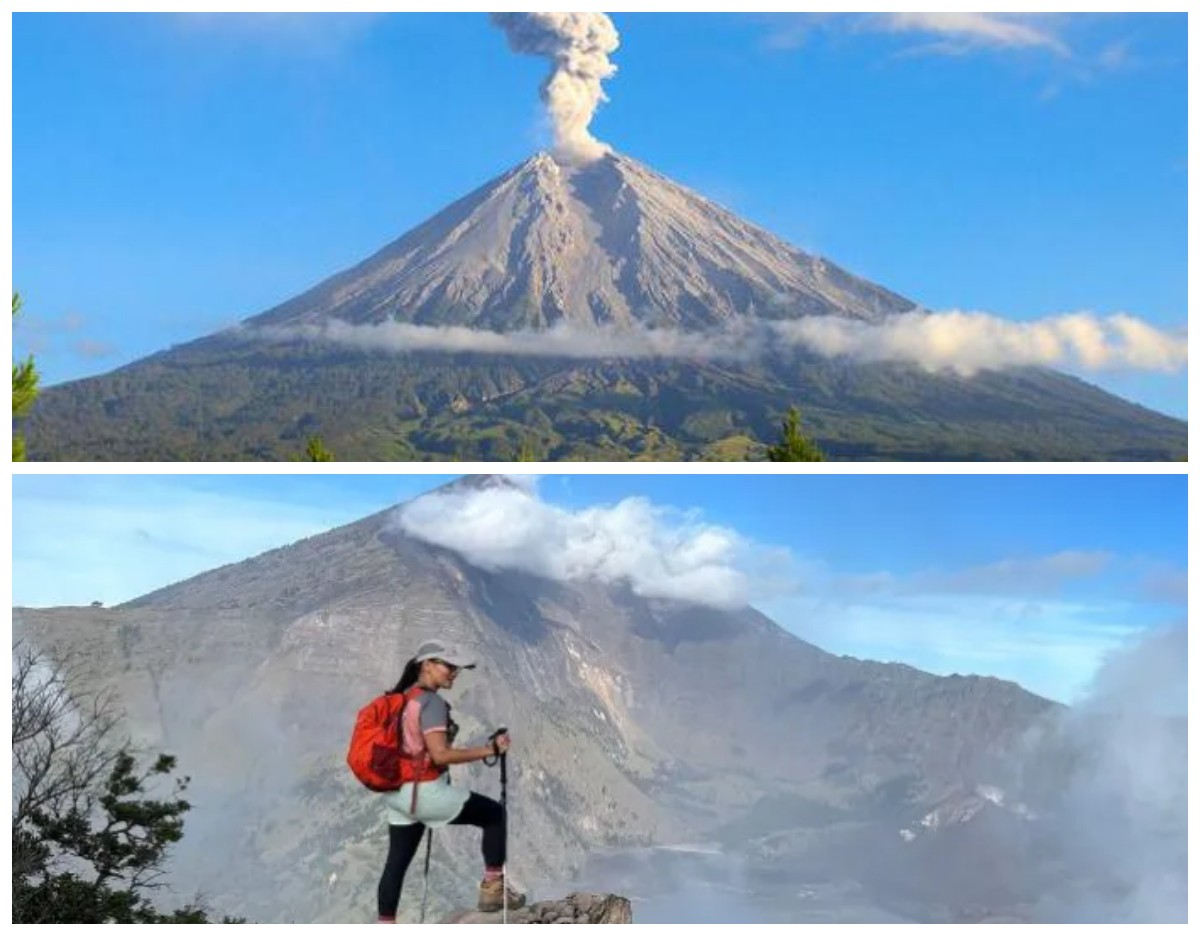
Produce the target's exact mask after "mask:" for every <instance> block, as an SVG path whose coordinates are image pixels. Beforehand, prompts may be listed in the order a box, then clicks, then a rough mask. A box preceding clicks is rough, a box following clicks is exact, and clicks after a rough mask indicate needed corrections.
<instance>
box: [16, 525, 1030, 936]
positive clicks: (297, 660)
mask: <svg viewBox="0 0 1200 936" xmlns="http://www.w3.org/2000/svg"><path fill="white" fill-rule="evenodd" d="M14 622H15V625H14V627H15V631H16V633H17V635H18V636H23V637H25V638H27V639H29V640H31V641H33V642H34V643H35V644H37V645H38V646H40V647H43V648H45V649H46V650H47V651H49V652H51V653H52V654H54V655H63V654H68V653H71V652H74V653H77V654H78V653H82V654H86V656H87V658H88V659H89V660H90V661H91V662H92V664H93V665H94V668H95V669H94V672H95V674H96V675H95V679H96V681H97V683H99V684H101V685H104V686H107V687H110V688H111V689H113V690H114V691H116V692H117V693H118V695H119V697H120V699H121V702H122V705H123V707H124V708H125V710H126V711H127V712H128V714H129V723H130V725H131V728H132V730H133V731H134V734H135V736H136V737H137V738H138V739H139V740H140V741H141V742H142V743H143V744H145V745H146V746H148V747H150V748H153V749H158V748H162V749H167V750H169V751H171V752H172V753H175V754H177V755H178V756H179V758H180V764H181V768H182V770H183V771H184V772H186V773H187V774H189V775H190V776H192V777H193V778H194V783H193V788H192V791H191V796H190V798H191V799H192V801H193V802H194V803H195V806H196V808H195V811H194V813H193V814H192V815H191V817H190V821H189V830H190V831H189V833H188V835H187V837H186V838H185V841H184V848H183V850H182V852H181V854H180V858H179V862H178V877H179V880H181V881H185V882H187V883H188V886H202V887H203V889H204V890H205V891H206V893H208V894H209V895H210V897H211V899H212V900H213V902H214V904H215V905H218V906H220V907H221V908H222V910H226V911H228V912H239V913H245V914H248V915H250V916H251V917H252V918H255V919H260V920H285V919H296V920H323V921H341V922H346V921H349V920H353V919H357V918H360V917H361V916H362V914H363V908H365V907H369V906H370V893H371V891H372V888H373V887H374V883H375V878H376V875H377V874H378V863H379V861H380V860H381V859H382V854H381V849H382V847H383V835H382V815H381V812H380V808H379V806H378V804H377V802H375V801H374V800H373V799H372V797H371V796H369V795H368V794H366V793H364V792H363V791H362V790H361V789H360V788H358V787H356V785H355V783H354V781H353V780H352V778H351V777H350V776H349V773H348V771H347V770H346V768H345V766H344V763H343V761H342V758H343V755H344V748H345V744H346V741H347V738H348V731H349V727H350V725H351V723H352V721H353V714H354V712H355V711H356V710H357V708H358V707H359V706H360V705H362V704H364V703H365V702H366V701H367V700H368V699H369V698H371V697H372V696H373V695H374V694H376V693H378V692H379V691H381V690H382V689H384V688H385V687H387V686H389V685H390V684H391V683H392V682H393V681H394V680H395V678H396V675H397V673H398V672H399V669H400V667H401V664H402V663H403V661H404V659H405V658H406V657H407V656H408V655H409V654H410V653H411V652H412V648H414V647H415V646H417V645H418V644H419V643H420V642H421V641H422V640H423V639H426V638H428V637H431V636H435V635H438V636H442V637H444V638H446V639H451V640H454V641H458V642H461V643H464V644H467V645H468V646H470V647H472V648H473V649H474V650H475V651H476V652H477V654H478V656H479V658H480V660H481V662H482V664H483V665H482V668H481V670H480V672H478V673H473V674H471V675H470V678H469V679H467V680H463V684H462V685H461V686H460V687H458V688H457V689H456V690H455V693H454V694H453V699H452V701H453V704H454V706H455V714H456V719H457V720H458V721H459V722H460V723H461V724H462V725H463V731H464V739H470V740H476V739H479V738H482V737H484V736H485V735H486V733H487V731H488V730H489V728H491V727H494V726H495V725H497V724H498V723H504V724H507V725H509V726H510V727H511V728H512V729H513V731H514V736H515V738H516V743H517V747H516V748H515V749H514V755H513V764H512V770H513V774H512V786H511V789H510V792H511V794H512V807H513V830H514V833H513V834H514V849H513V857H512V862H513V869H514V873H515V874H516V875H518V877H520V878H522V879H524V880H526V881H530V882H548V883H554V884H559V885H561V883H562V882H563V879H564V878H566V877H569V876H570V875H571V873H572V871H573V870H578V869H579V868H580V867H581V866H582V863H583V860H584V857H585V855H586V854H587V853H588V852H589V851H592V850H594V849H596V848H597V847H601V846H625V847H628V846H634V845H645V844H650V843H654V842H666V843H670V842H682V841H691V840H695V838H696V837H702V836H705V835H710V834H717V832H718V830H721V829H724V830H725V832H724V833H722V834H723V836H724V837H725V838H726V839H727V840H728V841H729V842H730V843H731V844H734V845H735V844H737V843H738V842H743V841H747V840H749V839H750V838H753V837H754V836H756V835H758V834H761V829H759V828H756V827H754V823H755V820H754V819H753V811H754V810H755V808H756V807H758V808H761V807H762V804H766V803H773V804H776V806H771V807H770V808H769V812H770V813H771V814H772V815H774V816H776V821H782V822H783V823H784V827H785V828H786V826H787V823H788V822H789V821H790V820H789V819H788V818H787V817H788V815H789V812H788V811H789V810H790V814H792V815H793V816H799V817H802V816H803V815H807V814H814V813H819V814H827V815H833V816H840V817H843V818H845V819H852V818H854V817H856V816H860V815H863V814H864V811H867V812H871V811H877V810H878V809H879V808H880V806H879V803H880V802H884V801H887V802H891V801H892V799H893V798H896V797H898V799H896V802H897V803H903V804H904V809H905V810H908V811H911V810H914V809H925V810H926V811H927V810H928V809H931V808H933V807H935V806H936V805H937V804H939V803H941V802H943V801H944V800H945V799H946V797H947V796H949V795H951V794H952V793H953V792H954V791H955V790H958V789H961V788H964V787H965V788H968V789H974V788H975V787H976V786H978V785H979V784H982V783H992V782H995V781H996V778H997V776H999V775H1001V774H1002V772H1003V769H1004V763H1005V761H1006V758H1007V756H1008V752H1009V751H1010V750H1011V749H1012V748H1013V747H1014V746H1015V745H1017V744H1018V743H1019V739H1020V738H1021V736H1022V734H1023V733H1024V731H1025V730H1026V729H1027V727H1028V726H1029V724H1031V723H1032V722H1033V721H1034V720H1036V719H1037V718H1038V717H1039V716H1041V715H1042V714H1044V713H1045V712H1047V711H1048V710H1049V708H1050V706H1049V704H1048V703H1046V702H1045V701H1044V700H1041V699H1038V698H1036V697H1034V696H1031V695H1029V694H1028V693H1025V692H1023V691H1022V690H1021V689H1019V687H1016V686H1014V685H1011V684H1006V683H1001V682H997V681H995V680H980V679H957V678H956V679H940V678H937V677H933V676H929V675H927V674H923V673H919V672H917V671H915V670H912V669H909V668H907V667H902V666H894V665H882V664H874V663H866V662H861V661H855V660H847V659H841V658H837V657H834V656H831V655H829V654H827V653H824V652H822V651H820V650H819V649H817V648H816V647H813V646H811V645H809V644H806V643H804V642H803V641H801V640H798V639H797V638H795V637H793V636H791V635H789V634H787V633H786V632H784V631H782V630H781V629H780V628H778V627H777V626H776V625H774V624H773V623H772V622H771V621H769V620H768V619H766V618H765V617H763V616H762V615H760V614H758V613H756V612H754V611H751V610H746V611H742V612H733V613H730V612H720V611H715V610H711V609H704V608H699V607H691V606H686V605H681V604H678V603H670V602H663V601H651V600H646V599H643V598H640V597H638V596H636V595H634V594H633V593H632V592H630V591H629V590H628V589H627V588H624V587H609V586H600V585H598V584H595V583H572V584H563V583H555V582H550V581H547V580H544V579H537V578H533V577H530V576H525V575H519V574H513V573H490V572H484V571H482V570H480V569H477V568H474V567H472V566H470V565H469V564H467V563H466V562H464V561H463V560H462V559H461V558H459V557H458V556H457V555H455V554H453V553H449V552H446V551H444V550H440V549H436V548H433V547H430V546H428V545H425V544H423V543H421V542H419V541H416V540H413V539H411V538H409V537H407V536H405V535H404V534H403V533H401V532H399V530H398V528H397V527H396V525H395V523H394V518H393V517H392V516H391V515H390V513H385V514H381V515H378V516H375V517H371V518H367V519H365V520H363V521H360V522H358V523H355V524H352V525H350V526H348V527H344V528H342V529H339V530H335V531H332V532H330V533H328V534H324V535H322V536H318V537H314V538H312V539H310V540H306V541H303V542H301V543H297V544H295V545H293V546H290V547H287V548H284V549H280V550H275V551H273V552H270V553H267V554H265V555H263V556H260V557H258V558H256V559H252V560H248V561H246V562H242V563H238V564H235V565H232V566H228V567H225V568H223V569H218V570H214V571H213V572H210V573H207V574H205V575H201V576H198V577H196V578H194V579H191V580H189V581H187V582H182V583H180V584H178V585H175V586H172V587H170V588H167V589H164V590H162V591H159V592H156V593H154V594H151V595H147V596H145V597H144V598H141V599H138V600H137V601H134V602H131V603H130V604H128V605H126V606H123V607H120V608H114V609H57V610H45V611H35V610H27V609H22V610H19V611H17V612H16V613H15V614H14ZM458 782H463V783H467V784H470V785H472V786H474V787H476V788H479V789H481V790H483V791H484V792H490V793H492V794H495V793H496V792H497V781H496V777H495V776H494V774H489V773H488V772H487V771H485V770H483V769H482V768H469V769H463V770H461V771H459V772H458ZM888 791H892V792H888ZM896 791H902V792H901V793H897V792H896ZM778 804H783V805H784V807H785V810H784V811H783V812H782V813H781V812H780V811H779V809H778V808H777V805H778ZM905 814H906V815H907V813H905ZM742 817H745V818H742ZM780 817H782V818H780ZM797 821H798V820H797ZM741 822H746V823H749V825H747V826H745V827H744V828H743V829H742V830H741V831H739V830H738V827H739V823H741ZM476 847H477V846H476V844H475V843H474V840H473V838H472V837H471V836H468V835H466V834H463V835H451V834H447V835H444V836H439V839H438V847H437V849H436V850H435V858H436V861H435V873H434V878H433V882H434V884H433V886H434V892H435V895H436V897H435V907H443V908H448V907H450V906H452V905H454V904H457V903H460V902H461V901H462V900H463V899H465V898H466V896H467V894H468V891H469V885H470V880H471V877H470V875H471V873H472V870H473V867H472V866H473V863H474V861H475V860H476V859H475V857H474V856H475V849H476ZM410 891H411V889H410ZM410 897H411V893H410Z"/></svg>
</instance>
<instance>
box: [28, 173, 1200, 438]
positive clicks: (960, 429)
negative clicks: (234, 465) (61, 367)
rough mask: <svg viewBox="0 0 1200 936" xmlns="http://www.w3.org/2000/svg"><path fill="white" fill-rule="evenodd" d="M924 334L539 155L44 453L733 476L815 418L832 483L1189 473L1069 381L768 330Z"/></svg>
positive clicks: (866, 290) (902, 309)
mask: <svg viewBox="0 0 1200 936" xmlns="http://www.w3.org/2000/svg"><path fill="white" fill-rule="evenodd" d="M914 309H915V307H914V305H913V303H912V302H910V301H908V300H906V299H904V298H902V297H900V296H897V295H895V294H893V293H891V292H889V291H887V290H885V289H882V288H880V287H878V286H875V285H872V284H871V283H868V282H866V281H864V280H861V279H859V278H856V277H854V276H852V275H851V274H849V273H847V272H845V271H844V270H841V269H840V268H838V267H836V266H834V265H833V264H831V263H829V262H828V261H826V260H823V259H821V258H817V257H813V256H810V255H808V254H805V253H803V252H802V251H799V250H797V249H795V248H793V247H791V246H789V245H787V244H785V243H784V242H782V241H781V240H779V239H778V238H776V237H774V236H773V235H771V234H770V233H768V232H766V231H764V230H762V229H761V228H757V227H755V226H753V225H751V224H748V223H746V222H744V221H742V220H740V219H739V218H737V217H736V216H734V215H733V214H731V213H730V212H728V211H726V210H724V209H722V208H720V207H719V206H717V205H714V204H713V203H711V202H709V201H707V200H705V199H704V198H702V197H701V196H699V195H696V194H695V193H692V192H690V191H688V190H687V189H684V188H682V187H681V186H678V185H676V184H675V183H673V182H671V181H670V180H669V179H665V178H664V177H662V176H661V175H658V174H656V173H654V172H653V171H652V170H650V169H648V168H647V167H645V166H642V165H641V164H639V163H637V162H635V161H633V160H630V159H628V158H626V157H623V156H617V155H612V156H609V157H606V158H605V159H603V160H600V161H599V162H596V163H593V164H590V165H588V166H586V167H583V168H574V169H572V168H564V167H560V166H558V165H557V164H556V163H555V162H554V161H553V160H552V159H551V158H549V157H547V156H544V155H543V156H538V157H535V158H534V159H532V160H530V161H529V162H527V163H525V164H523V165H521V166H518V167H517V168H515V169H513V170H512V171H510V172H509V173H506V174H505V175H503V176H501V177H500V178H499V179H497V180H495V181H493V182H491V183H489V184H488V185H486V186H484V187H483V188H481V189H479V190H478V191H476V192H475V193H473V194H472V195H469V196H467V197H466V198H465V199H463V200H462V201H460V202H458V203H456V204H454V205H452V206H450V207H449V208H447V209H446V210H445V211H443V212H441V213H440V214H439V215H437V216H436V217H435V218H433V219H431V220H430V221H428V222H426V223H425V224H423V225H421V226H420V227H418V228H416V229H415V230H414V231H412V232H410V233H409V234H406V235H405V236H403V237H401V238H400V239H399V240H397V241H396V242H395V243H393V244H391V245H390V246H388V247H386V248H385V249H384V250H383V251H381V252H380V253H378V254H377V255H376V256H374V257H372V258H370V259H369V260H367V261H365V262H364V263H362V264H360V265H358V266H356V267H355V268H353V269H351V270H348V271H346V272H345V273H342V274H340V275H338V276H335V277H333V278H332V279H329V280H327V281H325V282H324V283H321V284H320V285H318V286H316V287H315V288H313V289H312V290H309V291H308V292H306V293H304V294H303V295H301V296H299V297H297V298H295V299H293V300H291V301H289V302H286V303H284V304H282V305H280V306H279V307H277V308H275V309H272V310H270V311H268V312H266V313H264V314H262V315H259V316H257V317H255V318H252V319H249V320H248V321H247V322H245V323H244V324H243V325H242V326H240V327H238V328H236V329H232V330H230V331H228V332H223V333H220V334H217V335H213V336H210V337H207V338H203V339H200V340H198V341H195V342H192V343H190V344H187V345H184V346H181V347H178V348H174V349H171V350H169V351H166V352H163V353H160V354H156V355H153V356H151V357H149V358H146V359H144V360H142V361H138V362H136V363H134V364H131V365H129V366H127V367H124V368H122V369H120V370H117V371H115V372H113V373H111V374H107V375H104V376H101V377H96V378H90V379H87V380H82V381H77V382H74V383H70V384H65V385H63V386H59V387H52V388H49V389H47V390H46V391H45V393H44V394H43V396H42V397H41V399H39V401H38V405H37V407H35V409H34V412H33V415H32V417H31V419H30V420H29V423H28V432H27V435H28V439H29V450H30V454H31V457H32V458H34V459H46V460H78V461H92V460H122V461H126V460H129V461H140V460H190V461H201V460H210V459H212V460H286V459H288V458H292V457H295V456H296V455H298V454H299V452H300V451H301V450H302V449H303V446H304V441H305V439H306V437H307V436H310V435H313V434H320V435H321V436H323V437H324V439H325V441H326V443H327V444H328V445H329V447H330V448H331V449H332V450H333V451H334V452H335V453H336V454H337V456H338V457H339V458H341V459H344V460H444V459H449V460H472V461H475V460H504V461H511V460H514V459H515V458H516V457H517V456H518V454H519V453H522V452H525V453H529V452H532V454H534V455H535V456H537V457H538V458H540V459H545V460H569V459H604V460H624V459H636V458H641V459H653V460H692V459H722V460H729V459H733V460H739V459H745V458H748V457H749V458H754V457H761V456H762V452H763V448H764V445H765V444H769V443H771V442H773V441H774V440H775V438H776V435H777V431H778V425H779V422H780V420H781V418H782V416H783V414H784V413H785V412H786V411H787V409H788V408H789V407H790V406H792V405H798V406H800V407H801V408H802V409H803V411H804V413H805V417H806V427H807V428H808V430H809V431H810V432H811V433H812V434H813V435H814V436H815V437H816V438H817V440H818V441H819V442H820V443H821V444H822V445H823V446H824V447H825V448H826V449H827V450H828V451H829V452H830V454H831V455H832V456H833V457H837V458H859V459H937V460H964V461H969V460H1006V459H1019V460H1025V461H1040V460H1168V459H1178V458H1181V457H1185V456H1186V451H1187V447H1186V436H1187V427H1186V424H1185V423H1183V422H1181V421H1179V420H1175V419H1171V418H1169V417H1166V416H1162V415H1160V414H1157V413H1153V412H1150V411H1148V410H1146V409H1144V408H1142V407H1138V406H1135V405H1133V404H1130V403H1127V402H1125V401H1123V400H1120V399H1117V398H1116V397H1113V396H1111V395H1109V394H1107V393H1105V392H1103V391H1101V390H1099V389H1097V388H1095V387H1092V386H1089V385H1088V384H1085V383H1083V382H1081V381H1078V380H1075V379H1073V378H1069V377H1066V376H1064V375H1061V374H1057V373H1055V372H1052V371H1047V370H1016V371H1005V372H995V373H985V374H981V375H979V376H977V377H972V378H964V377H959V376H954V375H950V374H944V373H937V374H934V373H927V372H925V371H923V370H921V369H920V368H918V367H916V366H912V365H899V364H863V363H856V362H853V361H851V360H849V359H828V358H823V357H819V356H816V355H814V354H810V353H807V352H804V351H802V350H798V349H792V348H788V347H783V346H777V345H778V343H777V342H774V341H772V340H771V339H770V337H769V335H770V332H769V331H764V330H763V329H765V328H767V326H768V325H769V323H770V322H773V321H777V320H781V319H797V318H802V317H807V316H835V317H840V318H845V319H850V320H854V321H861V322H878V321H881V320H884V319H889V318H892V317H895V316H903V315H906V314H908V313H910V312H912V311H913V310H914ZM547 336H553V337H554V339H555V340H556V341H558V342H559V344H553V343H551V344H549V345H547V344H546V340H547ZM764 336H768V337H764ZM539 340H540V341H541V342H542V345H541V346H538V345H537V342H538V341H539ZM514 341H515V342H517V344H522V346H523V347H524V351H523V352H521V353H519V352H518V350H514V345H513V342H514ZM531 343H532V344H533V345H534V346H535V347H533V348H532V349H531V348H530V344H531ZM485 346H486V347H487V348H488V349H489V351H488V353H483V350H484V347H485ZM651 347H653V348H654V349H655V350H654V353H651V350H650V349H651Z"/></svg>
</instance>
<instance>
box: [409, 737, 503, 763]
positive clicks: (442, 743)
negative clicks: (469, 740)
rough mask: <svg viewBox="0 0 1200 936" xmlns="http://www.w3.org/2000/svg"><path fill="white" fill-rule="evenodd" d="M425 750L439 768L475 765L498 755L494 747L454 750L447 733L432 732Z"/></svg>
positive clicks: (426, 742)
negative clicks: (447, 738)
mask: <svg viewBox="0 0 1200 936" xmlns="http://www.w3.org/2000/svg"><path fill="white" fill-rule="evenodd" d="M425 749H426V750H427V751H429V759H430V760H431V761H433V763H434V765H435V766H437V767H453V766H454V765H455V764H473V763H475V762H476V761H481V760H484V759H485V758H488V757H494V756H495V755H496V749H495V748H493V747H492V745H490V744H489V745H487V746H486V747H473V748H462V749H461V750H458V749H455V748H452V747H451V746H450V743H449V742H448V741H447V740H446V732H444V731H431V732H429V734H427V735H425Z"/></svg>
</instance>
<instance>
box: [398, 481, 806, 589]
mask: <svg viewBox="0 0 1200 936" xmlns="http://www.w3.org/2000/svg"><path fill="white" fill-rule="evenodd" d="M396 523H397V524H398V526H399V528H400V529H401V530H403V531H404V532H405V533H406V534H408V535H409V536H413V537H415V538H417V539H421V540H424V541H426V542H428V543H432V544H434V545H437V546H441V547H443V548H446V549H451V550H453V551H455V552H457V553H459V554H460V555H462V556H463V558H465V559H466V560H467V561H468V562H470V563H472V564H473V565H476V566H479V567H480V568H483V569H489V570H495V569H512V570H518V571H522V572H527V573H529V574H532V575H537V576H540V577H542V578H547V579H551V580H554V581H560V582H569V581H578V580H587V579H591V580H595V581H599V582H603V583H608V584H618V583H624V584H627V585H628V586H629V587H630V588H631V589H632V590H633V591H634V592H635V593H636V594H639V595H642V596H644V597H647V598H666V599H673V600H676V601H686V602H694V603H697V604H704V605H710V606H713V607H718V608H738V607H743V606H745V605H747V604H748V603H750V602H751V601H753V600H755V599H756V598H761V597H765V596H767V595H769V594H772V593H777V592H778V591H779V589H780V588H781V587H783V585H782V584H781V583H782V582H783V581H784V576H782V575H781V567H782V566H783V565H785V564H786V558H785V556H784V554H782V553H781V552H779V551H776V550H769V549H765V548H763V547H761V546H758V545H756V544H754V543H752V542H750V541H749V540H747V539H745V538H744V537H743V536H741V535H740V534H738V533H737V532H736V531H734V530H731V529H728V528H725V527H720V526H715V525H713V524H708V523H705V522H703V521H702V520H701V519H700V518H699V516H698V515H696V514H694V513H681V512H679V511H675V510H671V509H667V508H663V507H658V506H655V505H654V504H652V503H651V502H650V501H648V500H645V499H644V498H638V497H633V498H627V499H626V500H623V501H621V502H620V503H618V504H616V505H613V506H609V507H592V508H588V509H585V510H579V511H569V510H565V509H563V508H560V507H555V506H552V505H550V504H547V503H545V502H544V501H542V500H540V499H538V498H537V497H536V496H535V495H534V494H532V493H531V492H528V491H523V490H514V489H511V488H510V489H503V488H500V489H495V488H493V489H487V490H465V491H464V490H457V491H452V492H446V493H438V494H430V495H426V496H425V497H421V498H418V499H417V500H416V501H414V502H412V503H411V504H408V505H405V506H404V507H402V508H399V509H398V510H397V515H396Z"/></svg>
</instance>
